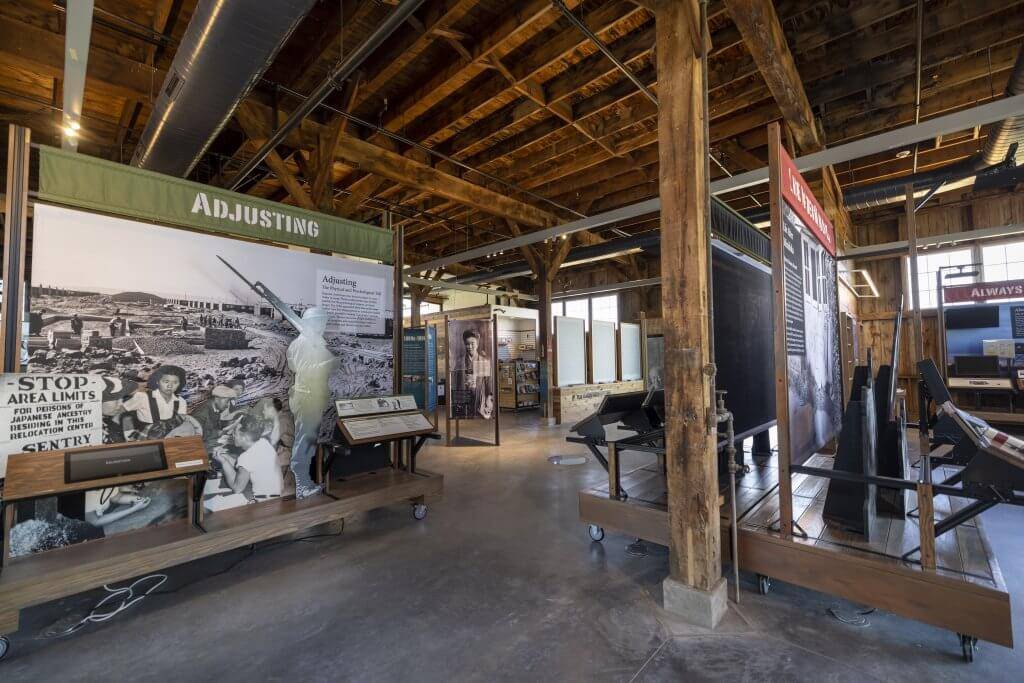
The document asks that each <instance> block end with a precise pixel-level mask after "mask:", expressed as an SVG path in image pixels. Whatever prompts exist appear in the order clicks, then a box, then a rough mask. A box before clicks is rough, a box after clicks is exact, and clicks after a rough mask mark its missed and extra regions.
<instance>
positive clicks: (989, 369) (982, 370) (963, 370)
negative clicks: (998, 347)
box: [953, 356, 1001, 377]
mask: <svg viewBox="0 0 1024 683" xmlns="http://www.w3.org/2000/svg"><path fill="white" fill-rule="evenodd" d="M953 374H955V375H956V376H957V377H999V376H1000V374H1001V373H1000V372H999V356H953Z"/></svg>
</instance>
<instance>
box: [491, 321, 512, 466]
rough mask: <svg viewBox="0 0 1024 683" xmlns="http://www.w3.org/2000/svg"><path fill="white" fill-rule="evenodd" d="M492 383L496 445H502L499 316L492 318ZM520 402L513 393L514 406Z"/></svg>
mask: <svg viewBox="0 0 1024 683" xmlns="http://www.w3.org/2000/svg"><path fill="white" fill-rule="evenodd" d="M515 374H516V373H515V369H514V368H513V371H512V376H513V377H515ZM491 382H492V388H493V390H494V445H495V446H500V445H501V431H500V426H499V424H498V423H499V422H500V418H501V402H500V401H499V400H498V392H499V391H500V389H499V388H498V316H493V317H492V318H491ZM512 389H513V392H514V391H515V380H514V379H513V381H512ZM517 400H518V396H517V395H516V394H515V393H513V395H512V405H513V406H515V402H516V401H517Z"/></svg>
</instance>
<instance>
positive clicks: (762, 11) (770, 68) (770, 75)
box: [725, 0, 822, 152]
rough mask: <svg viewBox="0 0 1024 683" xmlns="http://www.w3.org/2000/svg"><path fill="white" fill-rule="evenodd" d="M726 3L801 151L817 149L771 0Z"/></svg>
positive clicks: (808, 112)
mask: <svg viewBox="0 0 1024 683" xmlns="http://www.w3.org/2000/svg"><path fill="white" fill-rule="evenodd" d="M725 6H726V7H727V8H728V9H729V14H730V16H731V17H732V20H733V23H734V24H735V25H736V27H737V28H738V29H739V31H740V34H741V35H742V36H743V42H744V43H745V44H746V46H747V49H749V50H750V54H751V56H753V58H754V62H756V63H757V66H758V68H759V69H760V70H761V75H762V76H763V77H764V80H765V83H767V84H768V89H769V90H771V92H772V95H773V96H774V97H775V101H776V102H778V104H779V109H781V110H782V115H783V117H784V118H785V120H786V123H787V124H789V128H790V130H791V131H792V132H793V136H794V137H795V138H796V142H797V145H798V146H799V147H800V151H802V152H816V151H818V150H819V149H821V147H822V144H821V138H820V137H819V135H818V130H817V128H816V127H815V124H814V114H813V113H812V112H811V103H810V102H809V101H808V100H807V93H805V92H804V85H803V80H802V79H801V78H800V74H799V72H798V71H797V70H796V62H795V61H793V53H792V52H790V51H789V44H788V43H787V42H786V34H785V33H783V31H782V24H781V23H780V22H779V17H778V15H777V14H776V13H775V7H774V6H773V5H772V3H771V0H725Z"/></svg>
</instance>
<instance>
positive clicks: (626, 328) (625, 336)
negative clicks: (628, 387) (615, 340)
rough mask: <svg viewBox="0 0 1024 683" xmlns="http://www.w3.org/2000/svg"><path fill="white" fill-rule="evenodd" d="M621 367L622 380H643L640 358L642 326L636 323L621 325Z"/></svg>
mask: <svg viewBox="0 0 1024 683" xmlns="http://www.w3.org/2000/svg"><path fill="white" fill-rule="evenodd" d="M619 349H620V351H619V354H620V355H619V365H620V367H621V368H622V380H623V381H624V382H625V381H628V380H634V379H641V378H642V377H643V370H642V368H641V365H640V363H641V357H640V326H639V325H637V324H636V323H619Z"/></svg>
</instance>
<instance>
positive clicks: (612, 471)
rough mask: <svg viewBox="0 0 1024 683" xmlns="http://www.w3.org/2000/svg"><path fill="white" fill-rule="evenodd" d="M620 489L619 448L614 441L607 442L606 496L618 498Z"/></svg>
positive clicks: (620, 466)
mask: <svg viewBox="0 0 1024 683" xmlns="http://www.w3.org/2000/svg"><path fill="white" fill-rule="evenodd" d="M620 491H622V465H621V464H620V463H619V449H618V447H617V446H616V445H615V443H614V442H613V443H609V444H608V497H609V498H611V499H612V500H619V492H620Z"/></svg>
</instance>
